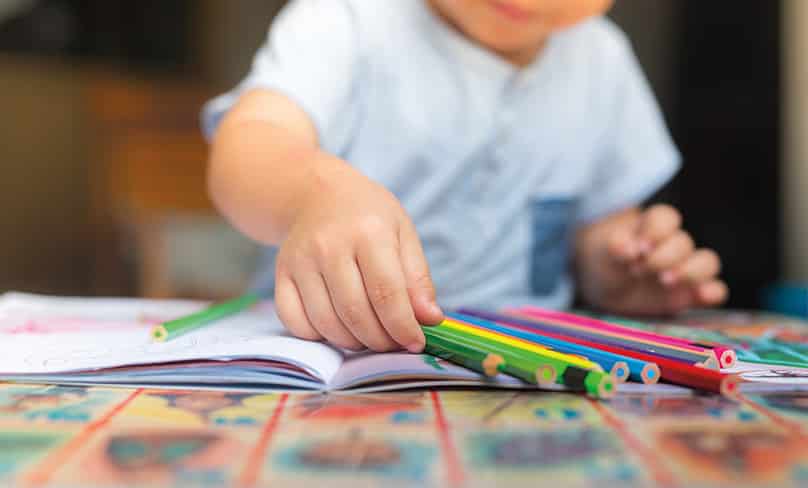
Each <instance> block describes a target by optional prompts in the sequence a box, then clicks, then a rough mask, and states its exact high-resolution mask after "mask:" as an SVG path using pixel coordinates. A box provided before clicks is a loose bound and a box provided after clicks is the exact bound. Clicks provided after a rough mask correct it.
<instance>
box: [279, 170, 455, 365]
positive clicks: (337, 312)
mask: <svg viewBox="0 0 808 488" xmlns="http://www.w3.org/2000/svg"><path fill="white" fill-rule="evenodd" d="M328 159H329V160H326V161H324V162H323V163H324V164H323V166H324V167H327V168H328V169H327V175H325V176H318V177H317V178H315V180H316V181H317V185H316V187H315V188H313V189H312V190H311V191H310V192H308V194H307V195H306V196H305V197H304V198H302V202H301V203H300V208H299V209H298V210H297V211H296V218H295V219H294V224H293V225H292V226H291V229H290V231H289V234H288V235H287V236H286V239H285V240H284V241H283V243H282V245H281V248H280V252H279V254H278V258H277V264H276V290H275V300H276V304H277V307H278V314H279V316H280V318H281V320H282V321H283V322H284V324H285V325H286V327H287V328H288V329H289V330H290V331H291V332H292V333H293V334H294V335H295V336H297V337H301V338H305V339H310V340H321V339H326V340H327V341H329V342H331V343H332V344H334V345H336V346H339V347H342V348H345V349H352V350H357V349H362V348H364V347H367V348H369V349H372V350H374V351H391V350H396V349H400V348H402V347H403V348H405V349H407V350H409V351H413V352H419V351H421V350H422V349H423V347H424V335H423V332H422V331H421V329H420V326H419V322H420V323H424V324H435V323H438V322H440V321H441V320H443V314H442V312H441V310H440V308H439V307H438V305H437V304H436V302H435V290H434V287H433V284H432V280H431V278H430V274H429V268H428V266H427V261H426V258H425V257H424V253H423V249H422V247H421V243H420V239H419V238H418V235H417V233H416V231H415V227H414V226H413V224H412V222H411V221H410V219H409V217H408V216H407V214H406V212H405V211H404V209H403V208H402V206H401V205H400V203H399V202H398V200H397V199H396V198H395V196H393V195H392V194H391V193H390V192H389V191H387V190H386V189H385V188H383V187H382V186H381V185H378V184H376V183H374V182H372V181H371V180H369V179H368V178H366V177H365V176H364V175H362V174H360V173H359V172H357V171H356V170H354V169H353V168H351V167H349V166H347V165H346V164H345V163H344V162H341V161H339V160H336V159H335V158H330V157H329V158H328ZM332 159H333V160H332Z"/></svg>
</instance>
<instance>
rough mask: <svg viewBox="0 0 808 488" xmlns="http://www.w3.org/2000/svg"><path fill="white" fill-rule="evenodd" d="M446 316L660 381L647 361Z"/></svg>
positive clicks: (468, 318) (636, 377) (473, 319)
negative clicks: (623, 364)
mask: <svg viewBox="0 0 808 488" xmlns="http://www.w3.org/2000/svg"><path fill="white" fill-rule="evenodd" d="M446 316H447V317H451V318H453V319H455V320H459V321H461V322H467V323H469V324H472V325H476V326H478V327H482V328H485V329H488V330H492V331H495V332H499V333H500V334H505V335H509V336H512V337H518V338H520V339H524V340H526V341H530V342H535V343H537V344H541V345H543V346H547V347H551V348H553V349H554V350H556V351H558V352H563V353H567V354H578V355H581V356H585V357H586V358H588V359H589V360H590V361H594V362H596V363H598V364H600V365H601V366H603V369H605V370H606V371H609V370H611V369H612V367H614V364H615V363H617V362H620V361H622V362H624V363H625V364H626V365H627V366H628V369H629V378H630V379H631V380H633V381H636V382H638V383H646V384H653V383H656V382H657V381H659V367H657V365H656V364H654V363H649V362H647V361H640V360H639V359H634V358H631V357H628V356H621V355H620V354H614V353H611V352H608V351H601V350H600V349H595V348H592V347H586V346H582V345H579V344H574V343H571V342H566V341H562V340H560V339H555V338H552V337H546V336H543V335H541V334H536V333H533V332H527V331H524V330H521V329H516V328H513V327H508V326H507V325H503V324H499V323H495V322H491V321H488V320H483V319H480V318H477V317H472V316H470V315H466V314H462V313H456V312H455V313H452V312H450V313H447V314H446Z"/></svg>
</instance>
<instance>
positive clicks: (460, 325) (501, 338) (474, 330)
mask: <svg viewBox="0 0 808 488" xmlns="http://www.w3.org/2000/svg"><path fill="white" fill-rule="evenodd" d="M441 325H443V326H446V327H451V328H453V329H457V330H459V331H461V332H467V333H469V334H474V335H479V336H481V337H485V338H487V339H491V340H494V341H497V342H501V343H503V344H507V345H509V346H513V347H516V348H519V349H524V350H526V351H529V352H535V353H537V354H546V355H547V357H550V358H553V359H558V360H561V361H567V362H569V363H570V364H571V365H573V366H578V367H579V368H584V369H594V370H596V371H603V367H602V366H601V365H600V364H598V363H596V362H594V361H590V360H589V359H587V358H584V357H581V356H576V355H572V354H567V353H562V352H560V351H554V350H552V349H550V348H548V347H544V346H542V345H541V344H536V343H531V342H528V341H525V340H523V339H519V338H517V337H513V336H507V335H505V334H501V333H499V332H495V331H491V330H486V329H483V328H481V327H476V326H474V325H473V324H467V323H464V322H463V321H459V320H454V319H452V318H451V317H447V318H446V319H445V320H444V321H443V323H442V324H441Z"/></svg>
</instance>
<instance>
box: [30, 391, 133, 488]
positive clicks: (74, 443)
mask: <svg viewBox="0 0 808 488" xmlns="http://www.w3.org/2000/svg"><path fill="white" fill-rule="evenodd" d="M141 393H143V389H142V388H139V389H137V390H135V391H133V392H132V393H131V394H129V396H127V397H126V398H125V399H124V400H123V401H122V402H120V403H118V404H117V405H115V406H114V407H112V409H110V410H109V411H108V412H107V413H106V414H104V416H102V417H99V418H98V419H96V420H95V421H93V422H90V423H89V424H87V426H86V427H85V428H84V430H82V431H81V432H79V434H78V435H76V436H75V437H73V438H72V439H70V441H69V442H67V443H66V444H64V445H63V446H62V447H61V448H60V449H58V450H56V451H53V452H52V453H51V454H50V455H49V456H47V457H46V458H45V459H44V460H43V461H42V462H41V463H39V465H38V466H37V467H36V468H34V469H33V470H32V471H31V473H30V474H29V475H27V476H25V477H24V478H23V479H22V485H23V486H41V485H44V484H46V483H47V482H48V480H49V479H50V478H51V477H52V476H53V475H54V474H55V473H56V471H58V470H59V468H61V467H62V466H64V464H65V463H66V462H67V460H68V459H69V458H70V457H71V456H73V455H74V454H76V453H77V452H79V451H80V450H81V448H82V447H84V446H85V445H87V443H88V442H89V441H90V439H91V438H92V437H93V435H95V434H96V433H98V432H99V431H101V429H103V428H104V427H106V426H107V425H108V424H109V422H110V421H111V420H112V419H113V418H114V417H115V416H116V415H118V414H119V413H121V412H122V411H123V409H124V408H126V406H127V405H129V404H130V403H132V401H133V400H134V399H135V398H137V397H138V396H139V395H140V394H141Z"/></svg>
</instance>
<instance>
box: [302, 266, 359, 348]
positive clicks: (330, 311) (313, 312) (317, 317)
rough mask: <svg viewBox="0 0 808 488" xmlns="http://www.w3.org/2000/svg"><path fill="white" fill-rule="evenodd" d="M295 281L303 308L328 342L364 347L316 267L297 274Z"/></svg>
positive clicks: (346, 346) (342, 346)
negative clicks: (339, 311)
mask: <svg viewBox="0 0 808 488" xmlns="http://www.w3.org/2000/svg"><path fill="white" fill-rule="evenodd" d="M294 282H295V284H296V285H297V289H298V290H299V291H300V298H301V299H302V300H303V309H304V310H305V311H306V316H307V317H308V318H309V323H310V324H311V325H312V327H314V328H315V329H317V332H319V333H320V335H322V336H323V337H325V338H326V339H327V340H328V342H330V343H332V344H334V345H335V346H338V347H341V348H343V349H350V350H354V351H358V350H361V349H364V346H363V344H362V343H361V342H360V341H359V340H358V339H357V338H356V336H354V335H353V334H352V333H351V331H349V330H348V328H347V327H345V324H343V323H342V321H341V320H340V318H339V316H337V312H336V311H335V310H334V305H333V304H332V303H331V296H330V295H329V294H328V290H327V289H326V286H325V281H323V277H322V276H321V275H320V273H319V272H317V270H316V269H311V270H306V271H301V272H298V273H296V274H295V276H294Z"/></svg>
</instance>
